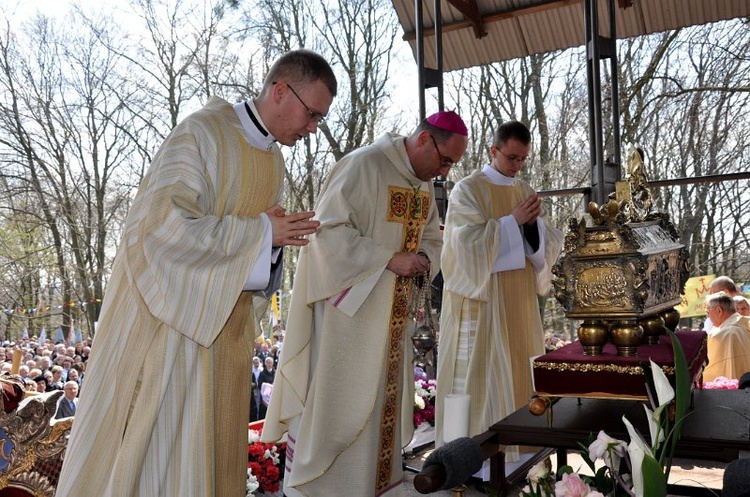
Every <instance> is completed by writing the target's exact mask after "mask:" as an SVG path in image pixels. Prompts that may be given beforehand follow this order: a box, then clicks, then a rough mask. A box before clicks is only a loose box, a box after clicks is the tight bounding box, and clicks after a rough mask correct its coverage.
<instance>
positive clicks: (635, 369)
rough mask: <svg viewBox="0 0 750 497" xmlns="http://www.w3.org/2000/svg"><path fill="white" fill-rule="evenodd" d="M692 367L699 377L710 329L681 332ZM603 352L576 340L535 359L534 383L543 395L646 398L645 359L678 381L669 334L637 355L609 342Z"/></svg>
mask: <svg viewBox="0 0 750 497" xmlns="http://www.w3.org/2000/svg"><path fill="white" fill-rule="evenodd" d="M677 338H678V340H679V341H680V344H681V345H682V349H683V351H684V352H685V358H686V359H687V363H688V368H689V369H690V375H691V378H697V377H698V376H699V375H700V373H701V371H702V368H703V365H704V364H705V363H706V340H707V338H706V333H705V332H703V331H683V332H677ZM602 352H603V353H602V355H597V356H587V355H583V346H582V345H581V342H579V341H575V342H573V343H571V344H569V345H566V346H564V347H561V348H559V349H557V350H555V351H554V352H550V353H549V354H545V355H543V356H540V357H537V358H536V359H535V360H534V386H535V388H536V391H537V393H539V394H541V395H549V396H553V397H554V396H558V397H586V396H589V397H628V398H639V399H641V398H646V377H645V376H644V375H643V370H642V368H641V363H644V362H645V363H646V364H648V360H649V359H651V360H652V361H654V362H655V363H656V364H658V365H659V366H661V368H662V370H663V371H664V373H665V374H666V376H667V378H669V380H670V382H672V384H673V385H674V354H673V352H672V343H671V341H670V339H669V337H668V336H662V337H660V339H659V343H658V344H655V345H639V346H638V354H637V355H636V356H633V357H622V356H618V355H617V348H616V347H615V346H614V345H613V344H611V343H607V344H606V345H605V346H604V350H603V351H602Z"/></svg>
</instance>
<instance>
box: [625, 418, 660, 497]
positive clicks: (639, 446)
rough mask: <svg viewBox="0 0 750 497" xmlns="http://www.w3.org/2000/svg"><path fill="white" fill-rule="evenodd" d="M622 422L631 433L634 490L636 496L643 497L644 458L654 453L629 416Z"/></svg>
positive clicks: (630, 449)
mask: <svg viewBox="0 0 750 497" xmlns="http://www.w3.org/2000/svg"><path fill="white" fill-rule="evenodd" d="M622 422H623V423H625V427H626V428H627V429H628V434H629V435H630V443H629V444H628V455H630V464H631V466H632V471H633V474H632V476H633V492H635V495H636V497H643V459H644V458H645V457H646V455H647V454H648V455H649V456H651V457H653V453H652V452H651V449H650V448H649V446H648V445H647V444H646V442H645V441H644V440H643V438H642V437H641V435H640V433H638V431H637V430H636V429H635V428H634V427H633V425H632V424H630V421H628V418H626V417H625V416H623V417H622Z"/></svg>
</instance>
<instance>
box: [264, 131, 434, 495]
mask: <svg viewBox="0 0 750 497" xmlns="http://www.w3.org/2000/svg"><path fill="white" fill-rule="evenodd" d="M433 199H434V194H433V189H432V184H431V182H424V183H423V182H421V181H420V180H419V179H418V178H416V176H414V173H413V171H412V169H411V166H410V164H409V163H408V158H407V156H406V149H405V146H404V138H403V137H398V136H393V135H389V134H386V135H384V136H382V137H381V138H379V139H378V140H377V141H376V142H375V143H374V144H373V145H371V146H368V147H364V148H362V149H359V150H356V151H354V152H352V153H351V154H349V155H348V156H346V157H344V158H343V159H342V160H341V161H339V162H338V163H337V165H336V166H335V168H334V169H333V171H332V172H331V174H330V176H329V178H328V180H327V182H326V184H325V186H324V188H323V190H322V191H321V194H320V197H319V200H318V204H317V206H316V208H315V212H316V217H317V218H318V219H319V220H320V222H321V227H320V229H319V230H318V233H317V234H316V235H315V236H314V237H313V238H312V240H311V242H310V244H309V245H308V246H307V247H304V248H303V249H302V251H301V252H300V257H299V261H298V265H297V273H296V276H295V285H294V291H293V295H292V302H291V307H290V313H289V321H288V325H287V336H286V338H285V340H284V352H283V354H282V356H281V360H280V363H279V368H278V371H277V373H276V380H275V383H274V393H273V396H272V398H271V403H270V406H269V408H268V413H267V415H266V421H265V425H264V429H263V439H264V440H269V441H270V440H275V439H278V438H279V437H281V436H282V435H283V433H284V432H286V431H287V430H289V439H290V444H289V446H290V447H291V450H290V452H289V454H288V455H289V457H288V459H287V468H290V469H291V472H290V473H288V474H287V475H286V476H285V480H284V485H285V489H284V492H285V493H286V495H288V496H297V495H348V496H374V495H398V494H399V492H400V491H401V480H402V477H403V474H402V467H401V464H402V463H401V448H402V447H403V446H405V445H406V444H408V442H409V441H410V439H411V435H412V432H413V426H412V409H413V402H414V390H413V389H414V378H413V368H412V365H411V358H412V348H411V347H412V346H411V340H410V336H409V331H410V329H411V328H410V327H409V326H408V325H409V324H410V323H411V320H410V319H409V318H408V316H407V301H408V295H409V292H410V287H411V280H409V279H404V278H401V277H397V276H396V275H395V274H394V273H392V272H390V271H388V270H383V268H384V267H385V266H386V264H387V263H388V261H389V260H390V258H391V257H392V256H393V255H394V254H395V253H396V252H400V251H410V252H417V251H424V252H425V253H426V254H427V255H428V257H429V258H430V260H431V261H432V264H433V266H432V269H433V273H432V274H433V276H434V274H435V271H436V270H437V265H436V262H437V258H438V257H439V253H440V244H441V236H440V227H439V221H438V214H437V209H436V207H435V204H434V200H433ZM378 271H382V273H381V274H380V276H379V278H378V279H377V283H375V286H374V288H373V289H372V291H371V292H370V293H369V295H368V297H367V298H366V299H365V300H364V303H363V304H362V305H361V306H360V307H359V308H358V309H357V310H356V313H354V314H353V316H351V317H349V316H348V315H346V314H345V313H344V312H342V311H341V310H340V309H339V308H337V307H336V306H335V303H336V299H337V298H338V297H340V296H341V294H342V292H345V291H346V290H347V289H349V288H351V287H353V286H356V285H357V284H360V283H362V282H363V281H365V280H367V278H368V277H370V276H371V275H373V274H375V275H377V273H378ZM290 427H291V428H290Z"/></svg>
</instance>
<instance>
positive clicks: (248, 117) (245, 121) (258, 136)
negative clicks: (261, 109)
mask: <svg viewBox="0 0 750 497" xmlns="http://www.w3.org/2000/svg"><path fill="white" fill-rule="evenodd" d="M233 107H234V111H235V113H237V117H239V119H240V122H241V123H242V129H244V130H245V137H246V138H247V141H248V142H249V143H250V145H252V146H253V147H255V148H259V149H261V150H271V148H273V144H274V142H276V139H275V138H274V137H273V135H272V134H271V133H270V132H269V131H268V129H266V125H265V124H264V123H263V120H262V119H261V118H260V114H259V113H258V109H257V108H256V107H255V102H253V100H252V99H250V100H245V101H244V102H240V103H237V104H235V105H234V106H233Z"/></svg>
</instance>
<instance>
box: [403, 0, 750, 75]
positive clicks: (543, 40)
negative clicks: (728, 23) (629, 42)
mask: <svg viewBox="0 0 750 497" xmlns="http://www.w3.org/2000/svg"><path fill="white" fill-rule="evenodd" d="M392 1H393V6H394V8H395V9H396V12H397V14H398V18H399V22H400V23H401V27H402V28H403V29H404V33H405V34H404V38H405V39H406V40H407V41H408V42H409V44H410V46H411V49H412V53H413V54H414V58H415V59H416V58H417V56H416V53H417V52H416V50H417V46H416V26H417V23H416V13H415V0H392ZM417 1H422V2H423V26H424V29H425V31H424V34H425V43H424V57H425V66H426V67H432V68H437V63H436V61H435V53H436V50H435V37H434V35H435V33H434V26H435V8H434V1H433V0H417ZM597 1H598V8H599V19H600V33H601V34H602V35H605V36H609V34H610V27H609V15H608V11H607V8H608V7H607V4H608V2H607V0H597ZM583 8H584V7H583V1H582V0H442V3H441V14H442V16H441V17H442V26H443V27H442V29H443V70H444V71H452V70H455V69H462V68H465V67H471V66H477V65H483V64H488V63H491V62H497V61H502V60H509V59H514V58H518V57H525V56H527V55H532V54H536V53H542V52H549V51H554V50H559V49H565V48H570V47H575V46H579V45H583V43H584V39H585V31H584V18H583ZM615 10H616V12H615V19H616V21H615V22H616V24H615V29H616V36H617V38H629V37H632V36H639V35H645V34H650V33H657V32H660V31H666V30H670V29H676V28H679V27H684V26H692V25H696V24H705V23H708V22H715V21H719V20H724V19H733V18H736V17H744V16H750V1H748V0H616V1H615Z"/></svg>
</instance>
